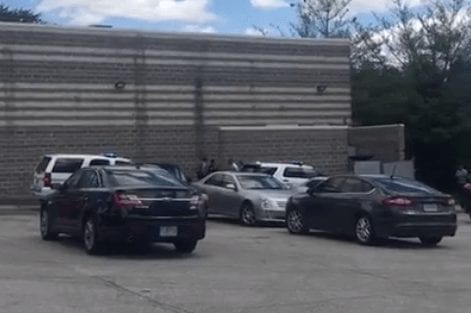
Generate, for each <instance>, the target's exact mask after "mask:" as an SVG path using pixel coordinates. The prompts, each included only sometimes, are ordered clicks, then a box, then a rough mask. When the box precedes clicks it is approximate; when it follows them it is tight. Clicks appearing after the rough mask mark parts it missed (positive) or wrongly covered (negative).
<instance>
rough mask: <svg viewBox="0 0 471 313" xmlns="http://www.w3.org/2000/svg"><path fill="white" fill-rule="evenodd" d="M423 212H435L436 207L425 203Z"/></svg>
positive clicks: (433, 204)
mask: <svg viewBox="0 0 471 313" xmlns="http://www.w3.org/2000/svg"><path fill="white" fill-rule="evenodd" d="M424 211H425V212H437V211H438V205H436V204H435V203H425V204H424Z"/></svg>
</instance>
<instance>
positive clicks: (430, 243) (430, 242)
mask: <svg viewBox="0 0 471 313" xmlns="http://www.w3.org/2000/svg"><path fill="white" fill-rule="evenodd" d="M442 238H443V237H440V236H437V237H420V238H419V239H420V242H422V245H424V246H427V247H435V246H436V245H438V244H439V243H440V241H442Z"/></svg>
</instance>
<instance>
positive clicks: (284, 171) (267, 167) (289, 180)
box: [242, 162, 322, 187]
mask: <svg viewBox="0 0 471 313" xmlns="http://www.w3.org/2000/svg"><path fill="white" fill-rule="evenodd" d="M242 171H243V172H261V173H266V174H269V175H272V176H273V177H275V178H277V179H278V180H280V181H282V182H284V183H285V184H286V185H288V186H289V187H298V186H301V185H303V184H305V183H307V182H308V181H309V179H310V178H312V177H316V176H322V174H320V173H319V172H318V171H316V170H315V169H314V167H312V166H310V165H304V164H302V163H300V162H286V163H266V162H256V163H250V164H245V165H244V166H243V167H242Z"/></svg>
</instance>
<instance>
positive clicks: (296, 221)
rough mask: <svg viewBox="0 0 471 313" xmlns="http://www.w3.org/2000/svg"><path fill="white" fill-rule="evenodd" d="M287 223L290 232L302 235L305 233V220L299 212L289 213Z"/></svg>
mask: <svg viewBox="0 0 471 313" xmlns="http://www.w3.org/2000/svg"><path fill="white" fill-rule="evenodd" d="M286 223H287V226H288V230H289V231H290V232H292V233H295V234H300V233H302V232H303V231H304V219H303V215H302V213H301V212H299V210H296V209H294V210H291V211H289V212H288V217H287V219H286Z"/></svg>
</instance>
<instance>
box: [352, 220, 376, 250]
mask: <svg viewBox="0 0 471 313" xmlns="http://www.w3.org/2000/svg"><path fill="white" fill-rule="evenodd" d="M355 238H356V239H357V241H358V242H359V243H361V244H363V245H371V244H373V243H374V242H375V233H374V229H373V223H372V222H371V218H370V217H369V216H368V215H362V216H360V217H359V218H358V219H357V221H356V223H355Z"/></svg>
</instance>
